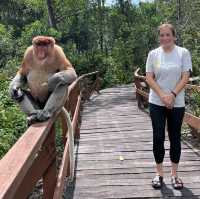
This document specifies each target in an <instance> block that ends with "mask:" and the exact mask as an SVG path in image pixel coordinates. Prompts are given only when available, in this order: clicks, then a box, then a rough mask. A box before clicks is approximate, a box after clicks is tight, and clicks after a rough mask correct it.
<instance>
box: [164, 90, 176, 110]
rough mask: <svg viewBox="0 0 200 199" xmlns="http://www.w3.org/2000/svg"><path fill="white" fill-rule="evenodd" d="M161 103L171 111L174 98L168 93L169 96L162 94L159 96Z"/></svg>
mask: <svg viewBox="0 0 200 199" xmlns="http://www.w3.org/2000/svg"><path fill="white" fill-rule="evenodd" d="M160 98H161V101H162V102H163V103H164V104H165V106H166V107H167V108H168V109H172V108H173V106H174V102H175V96H174V95H173V94H172V93H170V94H166V93H163V94H162V95H161V96H160Z"/></svg>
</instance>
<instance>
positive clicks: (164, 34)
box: [146, 23, 192, 189]
mask: <svg viewBox="0 0 200 199" xmlns="http://www.w3.org/2000/svg"><path fill="white" fill-rule="evenodd" d="M158 30H159V31H158V32H159V40H160V47H159V48H156V49H154V50H152V51H150V52H149V54H148V58H147V62H146V80H147V83H148V84H149V86H150V88H151V89H150V94H149V109H150V117H151V120H152V127H153V153H154V158H155V162H156V170H157V173H156V176H155V178H154V179H153V180H152V186H153V187H154V188H161V186H162V184H163V159H164V155H165V149H164V140H165V124H166V121H167V129H168V136H169V141H170V160H171V166H172V168H171V182H172V185H173V187H174V188H175V189H181V188H183V182H182V180H181V179H180V178H179V177H178V175H177V169H178V163H179V160H180V155H181V126H182V121H183V117H184V112H185V98H184V95H185V94H184V87H185V85H186V83H187V82H188V79H189V75H190V71H191V70H192V63H191V56H190V53H189V51H188V50H187V49H185V48H182V47H179V46H177V45H175V41H176V34H175V29H174V27H173V26H172V25H171V24H167V23H165V24H162V25H161V26H159V29H158Z"/></svg>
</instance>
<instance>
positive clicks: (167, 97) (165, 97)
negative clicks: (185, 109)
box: [146, 72, 175, 108]
mask: <svg viewBox="0 0 200 199" xmlns="http://www.w3.org/2000/svg"><path fill="white" fill-rule="evenodd" d="M146 81H147V83H148V85H149V86H150V87H151V88H152V89H153V90H154V91H155V92H156V93H157V95H158V96H159V97H160V99H161V101H162V102H163V103H164V104H165V106H166V107H167V108H171V104H172V101H174V99H175V97H174V96H173V95H172V94H167V93H165V92H164V91H163V90H162V89H161V88H160V86H159V85H158V84H157V82H156V81H155V79H154V73H153V72H146Z"/></svg>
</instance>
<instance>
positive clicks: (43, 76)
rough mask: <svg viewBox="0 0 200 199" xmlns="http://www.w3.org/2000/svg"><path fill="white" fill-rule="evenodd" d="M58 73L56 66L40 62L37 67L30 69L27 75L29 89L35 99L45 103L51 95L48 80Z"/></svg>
mask: <svg viewBox="0 0 200 199" xmlns="http://www.w3.org/2000/svg"><path fill="white" fill-rule="evenodd" d="M55 72H56V68H55V66H52V64H51V63H45V62H43V63H42V62H40V63H38V64H37V66H34V67H30V69H29V71H28V74H27V83H28V87H29V88H30V90H31V94H32V96H33V97H34V98H36V99H38V100H39V101H41V102H45V101H46V100H47V97H48V95H49V91H48V78H49V77H51V76H52V75H53V74H54V73H55Z"/></svg>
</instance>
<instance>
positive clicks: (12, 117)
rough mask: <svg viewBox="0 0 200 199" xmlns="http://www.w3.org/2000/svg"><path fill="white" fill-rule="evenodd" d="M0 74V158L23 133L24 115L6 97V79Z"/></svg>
mask: <svg viewBox="0 0 200 199" xmlns="http://www.w3.org/2000/svg"><path fill="white" fill-rule="evenodd" d="M6 76H7V75H6V74H5V73H2V72H1V73H0V158H1V157H2V156H3V155H4V154H5V153H6V152H7V151H8V150H9V148H10V147H11V146H12V145H13V144H14V143H15V142H16V140H17V139H18V138H19V137H20V135H21V134H22V133H23V132H24V131H25V128H26V124H25V118H24V114H23V113H21V111H20V110H19V108H18V107H17V106H16V105H15V104H14V103H13V101H11V99H10V97H9V96H8V82H9V80H8V78H7V77H6Z"/></svg>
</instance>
